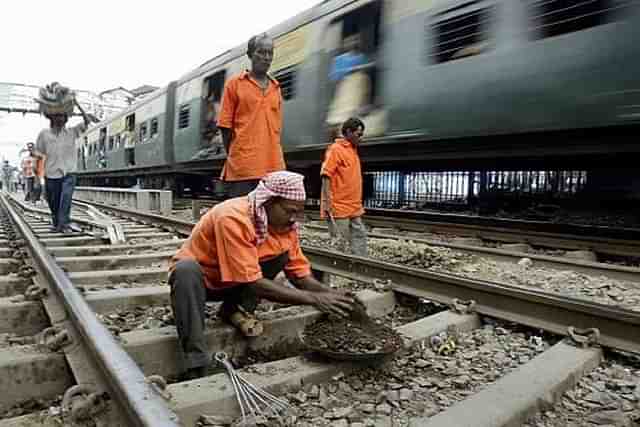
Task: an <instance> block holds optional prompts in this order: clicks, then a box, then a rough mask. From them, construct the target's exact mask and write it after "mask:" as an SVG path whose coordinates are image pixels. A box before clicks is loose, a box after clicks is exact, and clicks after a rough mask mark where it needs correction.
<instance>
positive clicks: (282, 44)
mask: <svg viewBox="0 0 640 427" xmlns="http://www.w3.org/2000/svg"><path fill="white" fill-rule="evenodd" d="M267 32H268V33H269V34H270V35H272V36H273V37H274V40H275V58H274V61H273V64H272V68H271V74H272V75H273V76H274V77H275V78H276V79H278V81H279V82H280V84H281V88H282V93H283V98H284V127H283V132H282V135H281V138H282V144H283V147H284V150H285V157H286V160H287V165H288V167H289V168H290V169H293V170H298V171H302V172H305V173H306V174H307V175H308V176H309V177H310V178H309V180H308V184H309V186H310V191H311V193H312V194H314V193H315V192H317V190H318V187H319V181H318V179H317V178H315V177H316V176H317V172H318V168H319V165H320V163H321V161H322V155H323V152H324V149H325V147H326V145H327V144H328V142H329V141H330V139H329V136H328V135H329V132H328V128H329V127H330V124H331V123H330V122H331V120H330V119H332V117H333V119H335V118H336V117H340V114H339V112H338V113H336V111H335V110H336V109H338V110H339V109H340V106H339V105H338V106H336V103H338V104H339V103H340V102H341V101H339V100H337V97H339V96H340V95H339V94H340V93H341V88H340V87H338V86H339V83H334V82H332V81H331V80H330V78H329V73H330V68H331V63H332V60H333V58H334V57H335V56H336V55H337V54H338V53H340V52H341V49H342V48H343V46H344V44H345V41H347V40H350V39H353V38H354V37H356V38H357V40H358V44H359V46H360V51H361V52H362V53H363V54H364V55H365V56H366V58H367V66H366V67H363V70H362V71H361V72H360V77H361V78H362V80H361V83H360V84H361V93H358V94H357V96H356V98H358V99H357V100H355V101H354V102H359V103H360V105H359V109H358V110H357V111H358V114H359V115H361V116H362V117H364V120H365V123H367V134H366V135H365V136H366V140H365V142H364V143H363V145H362V148H361V155H362V157H363V164H364V165H365V168H366V169H368V170H447V169H448V170H452V168H459V169H467V170H473V168H476V169H475V170H479V169H482V168H489V167H491V168H499V167H501V165H503V166H504V167H506V165H509V167H511V168H513V167H514V165H516V164H518V163H521V166H522V167H542V166H546V167H547V168H548V167H549V166H550V165H561V164H562V165H566V164H571V165H572V166H578V167H585V168H588V167H590V165H591V166H593V165H595V164H598V165H600V166H602V165H603V164H604V163H606V162H610V163H611V166H612V167H613V166H615V167H619V166H620V163H619V162H620V161H624V160H623V159H625V158H626V159H630V158H632V157H633V156H631V157H630V156H628V154H630V153H636V152H637V150H638V149H637V148H636V146H637V145H640V144H637V143H636V141H635V139H636V138H635V134H636V129H637V128H636V126H637V123H638V120H639V119H640V8H639V7H638V2H637V1H635V0H477V1H464V0H454V1H452V0H374V1H371V0H358V1H354V0H330V1H324V2H322V3H321V4H318V5H316V6H315V7H313V8H311V9H309V10H307V11H305V12H303V13H301V14H299V15H297V16H295V17H293V18H291V19H289V20H287V21H286V22H283V23H281V24H280V25H278V26H276V27H274V28H271V29H270V30H268V31H267ZM203 44H204V42H203ZM248 64H249V62H248V58H247V57H246V46H245V45H241V46H238V47H236V48H234V49H231V50H229V51H227V52H224V53H222V54H220V55H218V56H216V57H214V58H212V59H210V60H208V61H207V62H205V63H204V64H202V65H200V66H199V67H197V68H196V69H194V70H193V71H191V72H190V73H188V74H187V75H185V76H183V77H181V78H179V79H177V80H175V81H172V82H170V83H169V84H168V85H167V86H166V87H163V88H161V89H159V90H157V91H156V92H154V93H153V94H152V95H150V96H148V97H147V98H145V99H143V100H141V101H139V102H138V103H136V104H134V105H132V106H131V107H129V108H128V109H126V110H124V111H122V112H121V113H120V114H118V115H116V116H114V117H110V118H108V119H107V120H105V121H103V122H101V123H98V124H97V125H95V126H94V127H92V128H91V129H89V130H88V131H87V133H86V134H85V135H83V136H82V137H81V138H79V139H78V141H77V150H78V162H79V171H80V173H79V175H80V181H81V182H82V183H84V184H92V185H131V184H133V183H135V182H138V183H139V184H141V185H143V186H144V187H146V188H172V189H175V190H177V191H178V192H181V191H182V190H183V189H184V188H185V187H189V188H191V189H192V190H194V189H197V190H201V189H203V188H204V187H207V188H209V187H211V186H212V185H213V184H212V183H214V181H215V179H216V178H217V177H218V175H219V173H220V170H221V168H222V164H223V161H224V156H225V154H224V152H223V150H221V149H220V143H219V140H216V135H215V130H214V129H211V128H210V127H211V116H212V114H213V116H215V108H217V106H218V103H219V101H220V99H221V96H222V89H223V87H224V82H225V81H226V80H227V79H228V78H229V77H230V76H233V75H235V74H237V73H239V72H241V71H242V70H243V69H245V68H247V67H248ZM343 95H344V93H343ZM212 110H213V113H212ZM330 116H331V117H330ZM627 161H631V160H627ZM478 168H479V169H478Z"/></svg>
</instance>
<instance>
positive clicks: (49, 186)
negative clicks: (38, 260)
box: [34, 83, 97, 233]
mask: <svg viewBox="0 0 640 427" xmlns="http://www.w3.org/2000/svg"><path fill="white" fill-rule="evenodd" d="M36 101H38V102H40V104H41V108H42V111H43V113H44V115H45V117H46V118H47V119H49V122H50V128H49V129H43V130H42V131H41V132H40V134H39V135H38V139H37V141H36V150H35V152H34V155H35V156H37V157H39V158H44V169H45V177H46V180H45V186H46V196H47V203H48V204H49V209H51V219H52V225H53V227H52V228H53V231H54V232H61V233H68V232H70V231H72V229H71V218H70V214H71V200H72V197H73V190H74V188H75V185H76V176H75V172H76V169H77V164H78V153H77V151H76V144H75V140H76V138H78V137H79V136H80V134H81V133H83V132H84V131H85V130H86V129H87V127H88V126H89V116H88V115H87V114H86V113H85V112H84V110H83V109H82V107H80V104H78V102H77V101H76V100H75V96H74V95H73V92H71V91H69V89H68V88H65V87H64V86H61V85H59V84H58V83H52V84H51V85H49V86H47V87H46V88H43V89H42V90H41V91H40V98H39V99H36ZM74 105H75V106H76V107H78V109H79V110H80V113H81V114H82V117H83V119H84V123H80V124H78V125H76V126H74V127H72V128H67V127H66V124H67V121H68V120H69V115H70V114H72V113H73V108H74ZM94 120H95V121H97V119H95V118H94Z"/></svg>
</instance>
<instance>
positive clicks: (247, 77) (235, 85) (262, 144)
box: [218, 34, 285, 198]
mask: <svg viewBox="0 0 640 427" xmlns="http://www.w3.org/2000/svg"><path fill="white" fill-rule="evenodd" d="M247 56H249V59H251V70H249V71H243V72H242V73H240V74H239V75H237V76H235V77H232V78H231V79H229V81H227V83H226V84H225V87H224V93H223V96H222V107H221V111H220V115H219V117H218V127H219V128H220V131H221V133H222V141H223V144H224V148H225V150H226V151H227V160H226V161H225V164H224V168H223V170H222V176H221V178H222V180H223V181H224V182H225V189H226V192H227V196H228V197H230V198H233V197H238V196H242V195H246V194H248V193H249V192H250V191H251V190H253V189H254V188H255V186H256V185H257V184H258V182H259V180H260V179H261V178H262V177H264V176H265V175H267V174H268V173H270V172H275V171H280V170H284V169H285V164H284V156H283V154H282V147H281V145H280V131H281V129H282V95H281V93H280V84H279V83H278V81H277V80H275V79H273V78H271V77H270V76H269V75H268V74H267V71H269V67H270V66H271V61H272V60H273V40H272V39H271V37H269V36H268V35H267V34H262V35H259V36H255V37H252V38H251V40H249V44H248V46H247Z"/></svg>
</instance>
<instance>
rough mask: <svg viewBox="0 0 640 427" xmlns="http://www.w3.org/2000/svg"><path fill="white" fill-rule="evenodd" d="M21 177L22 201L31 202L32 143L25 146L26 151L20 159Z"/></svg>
mask: <svg viewBox="0 0 640 427" xmlns="http://www.w3.org/2000/svg"><path fill="white" fill-rule="evenodd" d="M21 167H22V176H23V177H24V181H25V182H24V184H25V188H24V200H25V201H26V202H31V201H33V187H34V184H35V179H36V178H35V177H36V174H35V170H34V169H35V159H34V158H33V142H30V143H28V144H27V149H26V152H25V154H24V157H23V158H22V164H21Z"/></svg>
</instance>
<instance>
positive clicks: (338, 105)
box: [324, 1, 385, 137]
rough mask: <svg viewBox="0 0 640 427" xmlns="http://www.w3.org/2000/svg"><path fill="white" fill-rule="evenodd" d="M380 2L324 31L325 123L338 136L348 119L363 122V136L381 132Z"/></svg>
mask: <svg viewBox="0 0 640 427" xmlns="http://www.w3.org/2000/svg"><path fill="white" fill-rule="evenodd" d="M381 16H382V1H374V2H370V3H367V4H366V5H364V6H361V7H359V8H357V9H354V10H350V11H348V12H346V13H344V14H343V15H341V16H339V17H338V18H336V19H334V20H333V21H332V22H331V24H330V26H329V28H328V31H327V35H326V37H325V38H324V40H325V51H326V52H327V54H328V56H329V61H328V69H327V77H328V83H329V84H328V87H327V89H328V90H327V92H328V94H329V100H328V104H327V115H326V120H325V124H326V126H327V129H328V131H329V134H330V135H331V136H332V137H333V136H335V135H336V134H337V132H338V129H339V128H340V125H341V124H342V123H343V122H344V121H345V120H346V119H348V118H349V117H354V116H355V117H359V118H360V119H362V120H363V121H364V122H365V126H366V130H365V135H366V136H369V137H371V136H376V135H381V134H382V133H384V127H385V113H384V103H383V99H382V96H381V94H382V91H381V82H382V79H381V78H380V72H381V71H380V70H381V55H380V51H381V49H380V47H381V45H382V43H381V42H382V40H381Z"/></svg>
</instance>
